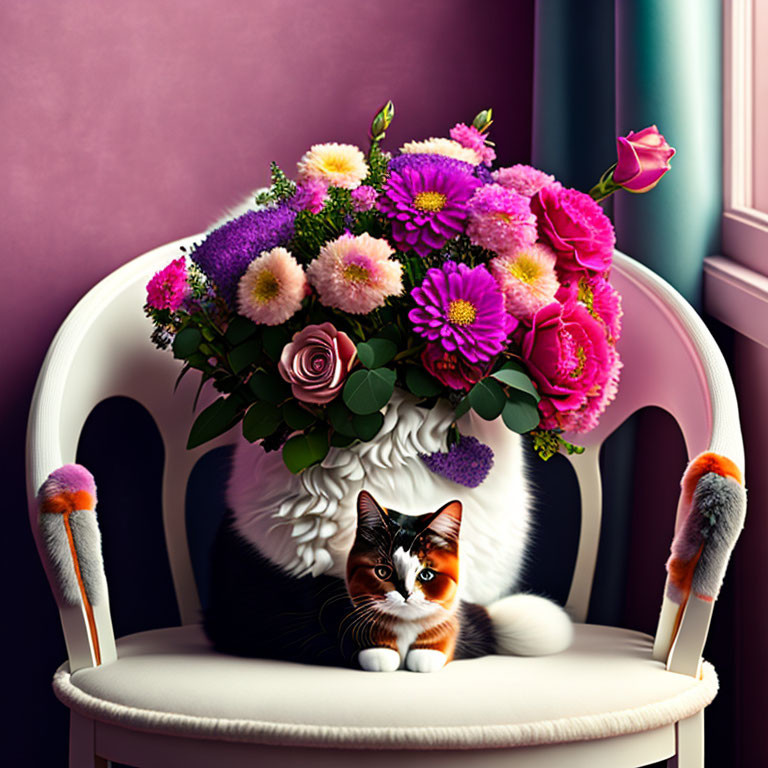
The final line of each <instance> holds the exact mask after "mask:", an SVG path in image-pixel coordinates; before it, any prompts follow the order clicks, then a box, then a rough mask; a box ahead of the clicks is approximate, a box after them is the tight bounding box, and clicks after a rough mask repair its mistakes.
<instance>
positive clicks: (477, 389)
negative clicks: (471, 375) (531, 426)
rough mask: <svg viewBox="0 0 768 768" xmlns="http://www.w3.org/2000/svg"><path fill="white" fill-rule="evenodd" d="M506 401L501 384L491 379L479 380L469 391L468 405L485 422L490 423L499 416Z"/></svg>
mask: <svg viewBox="0 0 768 768" xmlns="http://www.w3.org/2000/svg"><path fill="white" fill-rule="evenodd" d="M506 399H507V398H506V397H505V395H504V390H503V389H502V388H501V384H499V383H498V382H497V381H494V380H493V379H487V378H486V379H480V381H478V382H477V384H475V386H474V387H472V389H470V390H469V404H470V405H471V406H472V409H473V410H474V411H475V412H476V413H477V414H479V415H480V416H481V417H482V418H484V419H486V420H487V421H492V420H493V419H495V418H496V417H497V416H499V415H500V414H501V412H502V410H503V409H504V403H505V402H506Z"/></svg>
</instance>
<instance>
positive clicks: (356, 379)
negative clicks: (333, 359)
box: [342, 368, 395, 416]
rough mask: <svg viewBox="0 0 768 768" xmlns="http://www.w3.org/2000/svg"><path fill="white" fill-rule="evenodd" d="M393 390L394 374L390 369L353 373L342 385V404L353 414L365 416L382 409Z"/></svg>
mask: <svg viewBox="0 0 768 768" xmlns="http://www.w3.org/2000/svg"><path fill="white" fill-rule="evenodd" d="M394 389H395V372H394V371H393V370H392V369H391V368H374V369H373V370H371V371H355V372H354V373H353V374H352V375H351V376H350V377H349V378H348V379H347V383H346V384H345V385H344V391H343V393H342V395H343V397H344V402H345V403H346V404H347V407H348V408H349V410H350V411H352V412H353V413H357V414H360V415H361V416H365V415H366V414H369V413H374V412H375V411H378V410H379V409H381V408H383V407H384V406H385V405H386V404H387V403H388V402H389V398H390V397H392V392H393V391H394Z"/></svg>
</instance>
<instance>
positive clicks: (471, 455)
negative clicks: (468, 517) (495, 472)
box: [420, 435, 493, 488]
mask: <svg viewBox="0 0 768 768" xmlns="http://www.w3.org/2000/svg"><path fill="white" fill-rule="evenodd" d="M420 458H421V460H422V461H423V462H424V463H425V464H426V465H427V467H429V469H430V470H431V471H432V472H434V473H435V474H436V475H441V476H442V477H444V478H446V479H447V480H451V481H452V482H454V483H458V484H459V485H464V486H466V487H467V488H477V486H478V485H480V483H482V482H483V480H485V478H486V477H487V476H488V473H489V472H490V471H491V467H493V451H492V450H491V449H490V447H489V446H487V445H485V443H481V442H480V441H479V440H478V439H477V438H476V437H468V436H467V435H462V436H461V437H460V438H459V442H458V443H454V444H453V445H452V446H451V447H450V448H449V449H448V451H447V453H440V452H437V453H430V454H420Z"/></svg>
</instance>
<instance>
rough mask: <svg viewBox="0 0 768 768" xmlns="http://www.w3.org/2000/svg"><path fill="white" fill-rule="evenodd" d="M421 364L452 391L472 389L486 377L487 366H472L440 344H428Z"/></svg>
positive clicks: (422, 355)
mask: <svg viewBox="0 0 768 768" xmlns="http://www.w3.org/2000/svg"><path fill="white" fill-rule="evenodd" d="M421 362H422V363H423V365H424V367H425V368H426V369H427V372H428V373H430V374H432V376H434V377H435V378H436V379H437V380H438V381H439V382H441V383H442V384H445V386H446V387H450V388H451V389H464V390H467V389H470V388H471V387H472V385H473V384H476V383H477V382H478V381H480V379H482V378H483V376H484V375H485V370H486V369H487V367H488V366H487V365H486V366H481V365H472V364H471V363H468V362H467V361H466V360H465V359H464V358H463V357H462V356H461V355H455V354H453V353H452V352H447V351H446V350H444V349H443V347H442V346H441V345H440V344H427V346H426V347H425V349H424V351H423V352H422V353H421Z"/></svg>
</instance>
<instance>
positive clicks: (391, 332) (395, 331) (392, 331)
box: [377, 310, 403, 346]
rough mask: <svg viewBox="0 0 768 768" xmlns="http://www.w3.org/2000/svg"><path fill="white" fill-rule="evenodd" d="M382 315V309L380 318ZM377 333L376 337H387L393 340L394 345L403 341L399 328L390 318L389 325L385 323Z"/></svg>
mask: <svg viewBox="0 0 768 768" xmlns="http://www.w3.org/2000/svg"><path fill="white" fill-rule="evenodd" d="M383 315H384V310H382V318H383ZM377 333H378V336H377V338H380V339H389V341H391V342H394V344H395V345H396V346H399V345H400V344H401V342H402V341H403V334H402V333H400V329H399V328H398V327H397V325H396V324H395V323H394V322H392V321H391V320H390V321H389V325H385V326H384V327H383V328H382V329H381V330H380V331H378V332H377Z"/></svg>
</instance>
